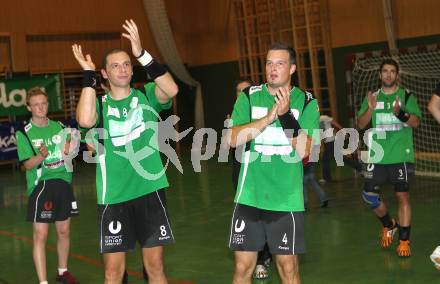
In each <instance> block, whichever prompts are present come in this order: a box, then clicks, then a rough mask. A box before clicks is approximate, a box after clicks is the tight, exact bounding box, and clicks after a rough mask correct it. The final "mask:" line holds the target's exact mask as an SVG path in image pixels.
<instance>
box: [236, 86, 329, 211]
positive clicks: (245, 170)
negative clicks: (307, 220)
mask: <svg viewBox="0 0 440 284" xmlns="http://www.w3.org/2000/svg"><path fill="white" fill-rule="evenodd" d="M246 92H249V96H247V95H246V94H244V93H242V94H240V96H239V97H238V99H237V101H236V103H235V105H234V110H233V112H232V121H233V122H232V123H233V125H234V126H237V125H245V124H248V123H250V122H252V121H255V120H258V119H260V118H262V117H264V116H266V115H267V114H268V113H269V112H270V110H271V109H272V107H273V106H274V104H275V100H274V97H273V96H272V95H271V94H270V93H269V91H268V90H267V86H266V85H261V86H253V87H250V89H248V90H246ZM290 109H291V111H292V113H293V115H294V116H295V118H296V119H297V120H298V121H299V124H300V126H301V129H303V130H304V131H306V132H307V133H308V135H309V136H313V141H314V143H315V144H319V143H320V138H319V110H318V104H317V102H316V100H315V99H314V98H313V96H312V95H311V94H310V93H306V92H304V91H302V90H301V89H299V88H296V87H294V88H293V89H292V90H291V92H290ZM313 130H316V131H313ZM234 158H235V157H234ZM241 162H242V165H241V169H240V176H239V182H238V188H237V194H236V196H235V202H237V203H240V204H245V205H249V206H253V207H256V208H260V209H265V210H272V211H284V212H286V211H304V200H303V165H302V161H301V158H299V157H298V155H297V154H296V151H295V150H294V149H293V147H292V145H291V143H290V141H289V140H288V139H287V137H286V135H285V134H284V131H283V128H282V127H281V124H280V121H279V120H276V121H274V122H273V123H272V124H271V125H269V126H267V127H266V128H265V129H264V131H263V132H262V133H261V134H259V135H258V136H257V137H256V138H255V139H254V140H252V141H251V142H250V150H249V151H247V152H245V153H244V154H243V158H242V161H241Z"/></svg>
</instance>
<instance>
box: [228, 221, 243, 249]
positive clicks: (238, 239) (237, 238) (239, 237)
mask: <svg viewBox="0 0 440 284" xmlns="http://www.w3.org/2000/svg"><path fill="white" fill-rule="evenodd" d="M245 227H246V223H245V222H244V220H241V222H240V219H237V220H235V224H234V233H233V234H232V238H231V241H232V243H233V244H236V245H241V244H243V243H244V238H245V237H246V234H240V233H241V232H243V231H244V228H245Z"/></svg>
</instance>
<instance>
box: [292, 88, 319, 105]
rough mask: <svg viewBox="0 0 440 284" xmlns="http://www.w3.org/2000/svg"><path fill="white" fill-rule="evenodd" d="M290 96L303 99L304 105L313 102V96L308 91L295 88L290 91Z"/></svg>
mask: <svg viewBox="0 0 440 284" xmlns="http://www.w3.org/2000/svg"><path fill="white" fill-rule="evenodd" d="M291 95H296V96H302V97H304V101H305V102H306V103H309V102H311V101H313V100H315V97H314V96H313V94H312V93H310V92H309V91H306V90H303V89H301V88H299V87H296V86H295V87H294V88H293V89H292V92H291Z"/></svg>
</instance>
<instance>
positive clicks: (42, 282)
mask: <svg viewBox="0 0 440 284" xmlns="http://www.w3.org/2000/svg"><path fill="white" fill-rule="evenodd" d="M40 284H49V282H47V281H41V282H40Z"/></svg>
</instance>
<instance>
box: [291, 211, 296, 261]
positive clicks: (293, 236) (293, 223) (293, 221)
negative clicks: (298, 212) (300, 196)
mask: <svg viewBox="0 0 440 284" xmlns="http://www.w3.org/2000/svg"><path fill="white" fill-rule="evenodd" d="M290 215H291V216H292V225H293V226H292V227H293V235H292V254H295V233H296V232H295V231H296V228H295V216H294V215H293V212H290Z"/></svg>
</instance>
